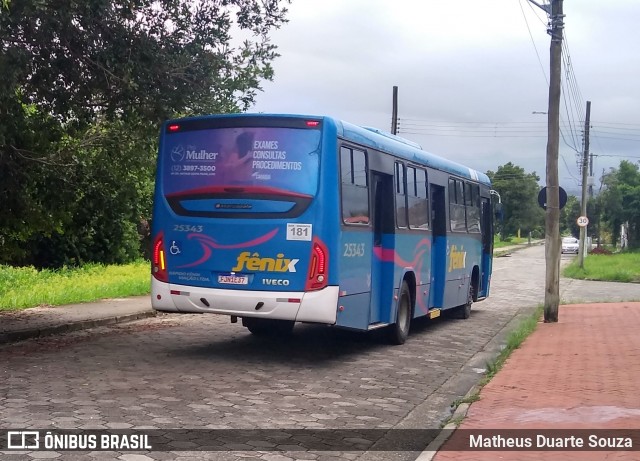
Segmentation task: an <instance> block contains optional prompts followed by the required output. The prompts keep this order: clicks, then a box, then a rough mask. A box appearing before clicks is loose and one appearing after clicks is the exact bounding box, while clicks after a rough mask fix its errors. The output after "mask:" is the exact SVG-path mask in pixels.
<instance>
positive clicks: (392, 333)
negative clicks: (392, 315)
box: [389, 282, 411, 344]
mask: <svg viewBox="0 0 640 461" xmlns="http://www.w3.org/2000/svg"><path fill="white" fill-rule="evenodd" d="M410 326H411V294H410V293H409V287H408V286H407V282H402V287H401V288H400V297H399V298H398V313H397V315H396V323H394V324H393V325H391V326H390V327H389V341H390V342H391V344H404V342H405V341H406V340H407V337H408V336H409V327H410Z"/></svg>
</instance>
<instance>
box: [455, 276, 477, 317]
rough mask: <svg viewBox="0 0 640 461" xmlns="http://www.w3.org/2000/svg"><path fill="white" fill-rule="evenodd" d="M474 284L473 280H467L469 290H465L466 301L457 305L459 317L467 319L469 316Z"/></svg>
mask: <svg viewBox="0 0 640 461" xmlns="http://www.w3.org/2000/svg"><path fill="white" fill-rule="evenodd" d="M473 294H474V286H473V282H472V281H469V290H468V292H467V302H466V303H464V304H463V305H462V306H460V307H458V317H459V318H461V319H468V318H469V317H471V305H472V304H473Z"/></svg>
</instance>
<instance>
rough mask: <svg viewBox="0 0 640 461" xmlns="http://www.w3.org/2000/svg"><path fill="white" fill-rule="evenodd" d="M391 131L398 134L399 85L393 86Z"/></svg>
mask: <svg viewBox="0 0 640 461" xmlns="http://www.w3.org/2000/svg"><path fill="white" fill-rule="evenodd" d="M391 133H392V134H398V87H397V86H394V87H393V108H392V109H391Z"/></svg>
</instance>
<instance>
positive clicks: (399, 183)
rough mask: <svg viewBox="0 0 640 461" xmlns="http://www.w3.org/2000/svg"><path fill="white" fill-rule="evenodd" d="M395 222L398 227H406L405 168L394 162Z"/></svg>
mask: <svg viewBox="0 0 640 461" xmlns="http://www.w3.org/2000/svg"><path fill="white" fill-rule="evenodd" d="M395 176H396V180H395V182H396V222H397V223H398V227H407V183H406V169H405V166H404V165H403V164H402V163H397V162H396V175H395Z"/></svg>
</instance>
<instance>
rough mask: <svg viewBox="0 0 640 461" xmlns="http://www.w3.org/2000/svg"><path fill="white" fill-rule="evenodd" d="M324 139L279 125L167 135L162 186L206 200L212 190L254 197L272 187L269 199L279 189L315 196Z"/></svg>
mask: <svg viewBox="0 0 640 461" xmlns="http://www.w3.org/2000/svg"><path fill="white" fill-rule="evenodd" d="M320 140H321V132H320V130H304V129H299V128H276V127H266V128H252V127H251V128H249V127H234V128H213V129H202V130H191V131H184V132H176V133H171V134H165V136H164V139H163V143H162V152H161V164H162V169H163V173H162V180H163V184H162V190H163V193H164V195H165V196H167V197H176V196H192V198H193V196H194V194H193V193H194V192H195V196H199V197H203V198H204V197H206V196H207V191H208V190H209V191H211V192H212V193H213V194H214V195H215V196H220V194H221V193H224V192H225V191H229V192H230V193H231V194H232V195H235V196H238V194H240V195H243V194H245V195H246V194H251V195H253V197H252V200H253V199H259V198H260V194H261V191H264V190H265V188H268V190H269V191H271V193H270V194H267V195H269V199H270V200H273V198H274V195H278V191H279V192H282V194H283V195H285V196H307V197H309V198H312V197H313V196H315V194H316V189H317V187H318V173H319V163H320V160H319V154H320ZM191 206H192V207H194V208H195V209H197V208H198V205H197V204H191ZM205 206H206V205H205ZM266 208H267V209H269V210H273V207H269V206H267V207H266ZM285 208H286V207H285ZM275 209H276V210H278V209H284V208H282V207H280V208H278V206H276V207H275ZM254 211H257V210H254Z"/></svg>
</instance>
